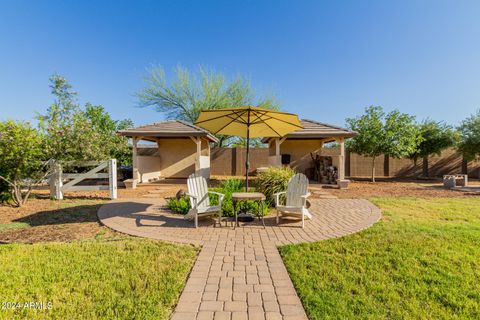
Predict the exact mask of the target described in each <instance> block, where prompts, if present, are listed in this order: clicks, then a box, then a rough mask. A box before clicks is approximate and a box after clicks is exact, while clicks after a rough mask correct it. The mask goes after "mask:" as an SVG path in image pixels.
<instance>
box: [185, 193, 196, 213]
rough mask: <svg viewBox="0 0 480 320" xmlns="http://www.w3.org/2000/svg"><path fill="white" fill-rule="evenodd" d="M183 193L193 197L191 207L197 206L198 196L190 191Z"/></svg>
mask: <svg viewBox="0 0 480 320" xmlns="http://www.w3.org/2000/svg"><path fill="white" fill-rule="evenodd" d="M185 195H186V196H187V197H189V198H192V199H193V208H192V209H196V208H197V205H198V203H197V201H198V197H197V196H194V195H193V194H190V193H185Z"/></svg>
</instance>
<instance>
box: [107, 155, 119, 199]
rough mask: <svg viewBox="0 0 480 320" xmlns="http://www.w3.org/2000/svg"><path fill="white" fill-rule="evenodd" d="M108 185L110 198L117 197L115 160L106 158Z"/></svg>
mask: <svg viewBox="0 0 480 320" xmlns="http://www.w3.org/2000/svg"><path fill="white" fill-rule="evenodd" d="M108 187H109V190H110V199H117V160H116V159H110V160H108Z"/></svg>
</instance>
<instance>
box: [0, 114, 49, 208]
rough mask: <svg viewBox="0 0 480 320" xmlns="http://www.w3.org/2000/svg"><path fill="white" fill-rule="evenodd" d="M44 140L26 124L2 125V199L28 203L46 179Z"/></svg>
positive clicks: (10, 122) (0, 162)
mask: <svg viewBox="0 0 480 320" xmlns="http://www.w3.org/2000/svg"><path fill="white" fill-rule="evenodd" d="M43 155H44V153H43V149H42V137H41V136H40V135H39V133H38V131H37V130H36V129H35V128H33V127H32V126H31V125H30V124H29V123H26V122H15V121H12V120H7V121H4V122H0V180H1V181H2V182H3V183H2V186H1V189H0V192H1V193H2V194H3V195H2V196H1V198H2V200H3V201H5V200H9V199H12V200H13V201H14V203H15V204H16V205H17V206H22V205H23V204H25V203H26V201H27V199H28V197H29V195H30V192H31V187H32V186H33V185H34V184H36V183H37V182H38V180H41V179H42V178H43V177H44V176H45V172H43V171H42V169H43V167H44V163H43V162H42V158H43Z"/></svg>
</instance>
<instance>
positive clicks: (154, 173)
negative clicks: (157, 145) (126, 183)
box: [137, 156, 161, 182]
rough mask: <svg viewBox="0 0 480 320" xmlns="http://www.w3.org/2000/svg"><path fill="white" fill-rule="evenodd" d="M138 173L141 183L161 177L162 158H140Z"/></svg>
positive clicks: (138, 159)
mask: <svg viewBox="0 0 480 320" xmlns="http://www.w3.org/2000/svg"><path fill="white" fill-rule="evenodd" d="M137 161H138V162H137V163H138V172H139V174H140V181H141V182H148V180H150V179H154V178H159V177H160V169H161V168H160V158H159V157H156V156H138V157H137Z"/></svg>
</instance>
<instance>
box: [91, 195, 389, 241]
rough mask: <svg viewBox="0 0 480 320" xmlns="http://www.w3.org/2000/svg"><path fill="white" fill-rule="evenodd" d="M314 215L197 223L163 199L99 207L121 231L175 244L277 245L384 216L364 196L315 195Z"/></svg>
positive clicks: (352, 229)
mask: <svg viewBox="0 0 480 320" xmlns="http://www.w3.org/2000/svg"><path fill="white" fill-rule="evenodd" d="M309 210H310V212H311V213H312V215H313V219H312V220H310V221H306V223H305V229H302V228H301V227H300V223H299V222H298V220H287V219H284V220H282V221H281V223H280V224H279V225H277V224H276V223H275V217H274V216H273V215H271V216H268V217H266V218H265V224H266V227H265V228H263V226H261V224H259V223H253V224H249V225H247V226H242V227H238V228H236V229H233V228H232V227H231V226H222V227H218V226H217V227H214V223H213V221H212V220H210V219H207V220H205V221H201V222H200V224H199V228H197V229H195V228H194V227H193V223H192V222H190V221H186V220H184V219H183V217H182V216H180V215H175V214H172V213H170V212H169V211H168V209H167V208H166V203H165V200H164V199H162V198H157V199H156V198H136V199H118V200H113V201H110V202H108V203H107V204H104V205H103V206H102V207H100V209H99V210H98V212H97V215H98V218H99V220H100V222H101V223H102V224H103V225H105V226H107V227H109V228H111V229H113V230H115V231H118V232H121V233H125V234H129V235H132V236H138V237H144V238H150V239H156V240H164V241H169V242H175V243H184V244H194V245H203V244H204V243H205V242H207V241H214V240H219V239H227V238H239V239H240V238H244V237H245V236H246V237H248V238H252V239H253V240H261V241H268V242H273V243H274V244H275V245H277V246H279V245H286V244H298V243H306V242H316V241H321V240H327V239H331V238H339V237H343V236H346V235H349V234H353V233H356V232H359V231H362V230H364V229H367V228H369V227H370V226H372V225H373V224H374V223H375V222H377V221H378V220H379V219H380V218H381V212H380V209H379V208H378V207H376V206H375V205H374V204H372V203H371V202H369V201H368V200H365V199H313V200H312V206H311V207H310V209H309Z"/></svg>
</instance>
